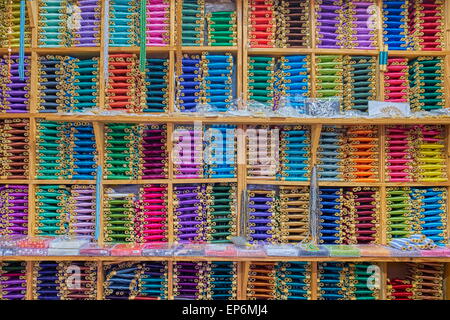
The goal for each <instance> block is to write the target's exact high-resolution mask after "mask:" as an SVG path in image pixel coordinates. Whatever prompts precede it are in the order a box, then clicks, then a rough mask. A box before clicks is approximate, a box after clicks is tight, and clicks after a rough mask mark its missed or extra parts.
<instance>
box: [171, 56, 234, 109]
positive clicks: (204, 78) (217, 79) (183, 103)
mask: <svg viewBox="0 0 450 320" xmlns="http://www.w3.org/2000/svg"><path fill="white" fill-rule="evenodd" d="M179 63H181V65H182V67H181V71H182V73H181V74H179V75H177V79H176V94H175V100H176V101H175V102H176V106H177V108H178V110H179V111H181V112H198V111H200V107H202V108H205V107H206V108H207V110H209V111H214V112H226V111H228V110H230V109H232V108H233V85H232V83H233V80H234V78H233V77H234V57H233V56H232V55H231V54H230V53H225V54H211V53H202V55H189V54H185V55H184V56H183V58H182V59H181V61H179Z"/></svg>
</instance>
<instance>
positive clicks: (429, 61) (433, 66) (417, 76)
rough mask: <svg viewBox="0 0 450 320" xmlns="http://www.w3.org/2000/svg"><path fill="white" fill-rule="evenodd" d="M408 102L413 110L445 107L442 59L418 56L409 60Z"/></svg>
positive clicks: (430, 109)
mask: <svg viewBox="0 0 450 320" xmlns="http://www.w3.org/2000/svg"><path fill="white" fill-rule="evenodd" d="M409 86H410V88H411V95H410V102H411V109H412V110H414V111H422V110H423V111H432V110H436V109H442V108H445V97H444V96H445V93H444V60H443V58H442V57H418V58H416V59H413V60H410V61H409Z"/></svg>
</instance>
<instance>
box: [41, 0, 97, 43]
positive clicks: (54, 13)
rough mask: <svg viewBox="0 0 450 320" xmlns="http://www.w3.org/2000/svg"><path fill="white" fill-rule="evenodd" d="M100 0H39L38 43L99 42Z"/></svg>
mask: <svg viewBox="0 0 450 320" xmlns="http://www.w3.org/2000/svg"><path fill="white" fill-rule="evenodd" d="M100 3H101V2H100V1H99V0H56V1H53V0H52V1H50V0H40V1H39V7H38V10H39V23H38V35H39V37H38V46H39V47H42V48H45V47H97V46H99V45H100V23H101V21H100V20H101V7H100Z"/></svg>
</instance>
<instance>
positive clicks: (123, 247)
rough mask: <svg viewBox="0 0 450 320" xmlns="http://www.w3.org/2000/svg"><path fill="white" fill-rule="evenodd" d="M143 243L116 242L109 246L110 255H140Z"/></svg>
mask: <svg viewBox="0 0 450 320" xmlns="http://www.w3.org/2000/svg"><path fill="white" fill-rule="evenodd" d="M142 248H143V244H141V243H118V244H116V245H115V246H114V247H112V248H111V252H110V253H111V256H115V257H131V256H140V255H142Z"/></svg>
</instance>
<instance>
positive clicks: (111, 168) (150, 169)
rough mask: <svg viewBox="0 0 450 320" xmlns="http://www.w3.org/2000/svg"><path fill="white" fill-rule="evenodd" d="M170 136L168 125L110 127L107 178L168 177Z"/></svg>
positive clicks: (107, 143) (106, 158)
mask: <svg viewBox="0 0 450 320" xmlns="http://www.w3.org/2000/svg"><path fill="white" fill-rule="evenodd" d="M166 134H167V132H166V126H165V125H147V124H137V125H136V124H135V125H133V124H125V123H123V124H119V123H118V124H107V125H106V126H105V138H106V139H105V140H106V144H105V151H106V152H105V161H106V162H105V163H106V165H105V177H106V179H108V180H132V179H164V178H166V177H167V173H168V172H167V170H168V159H167V157H168V154H167V150H166Z"/></svg>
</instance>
